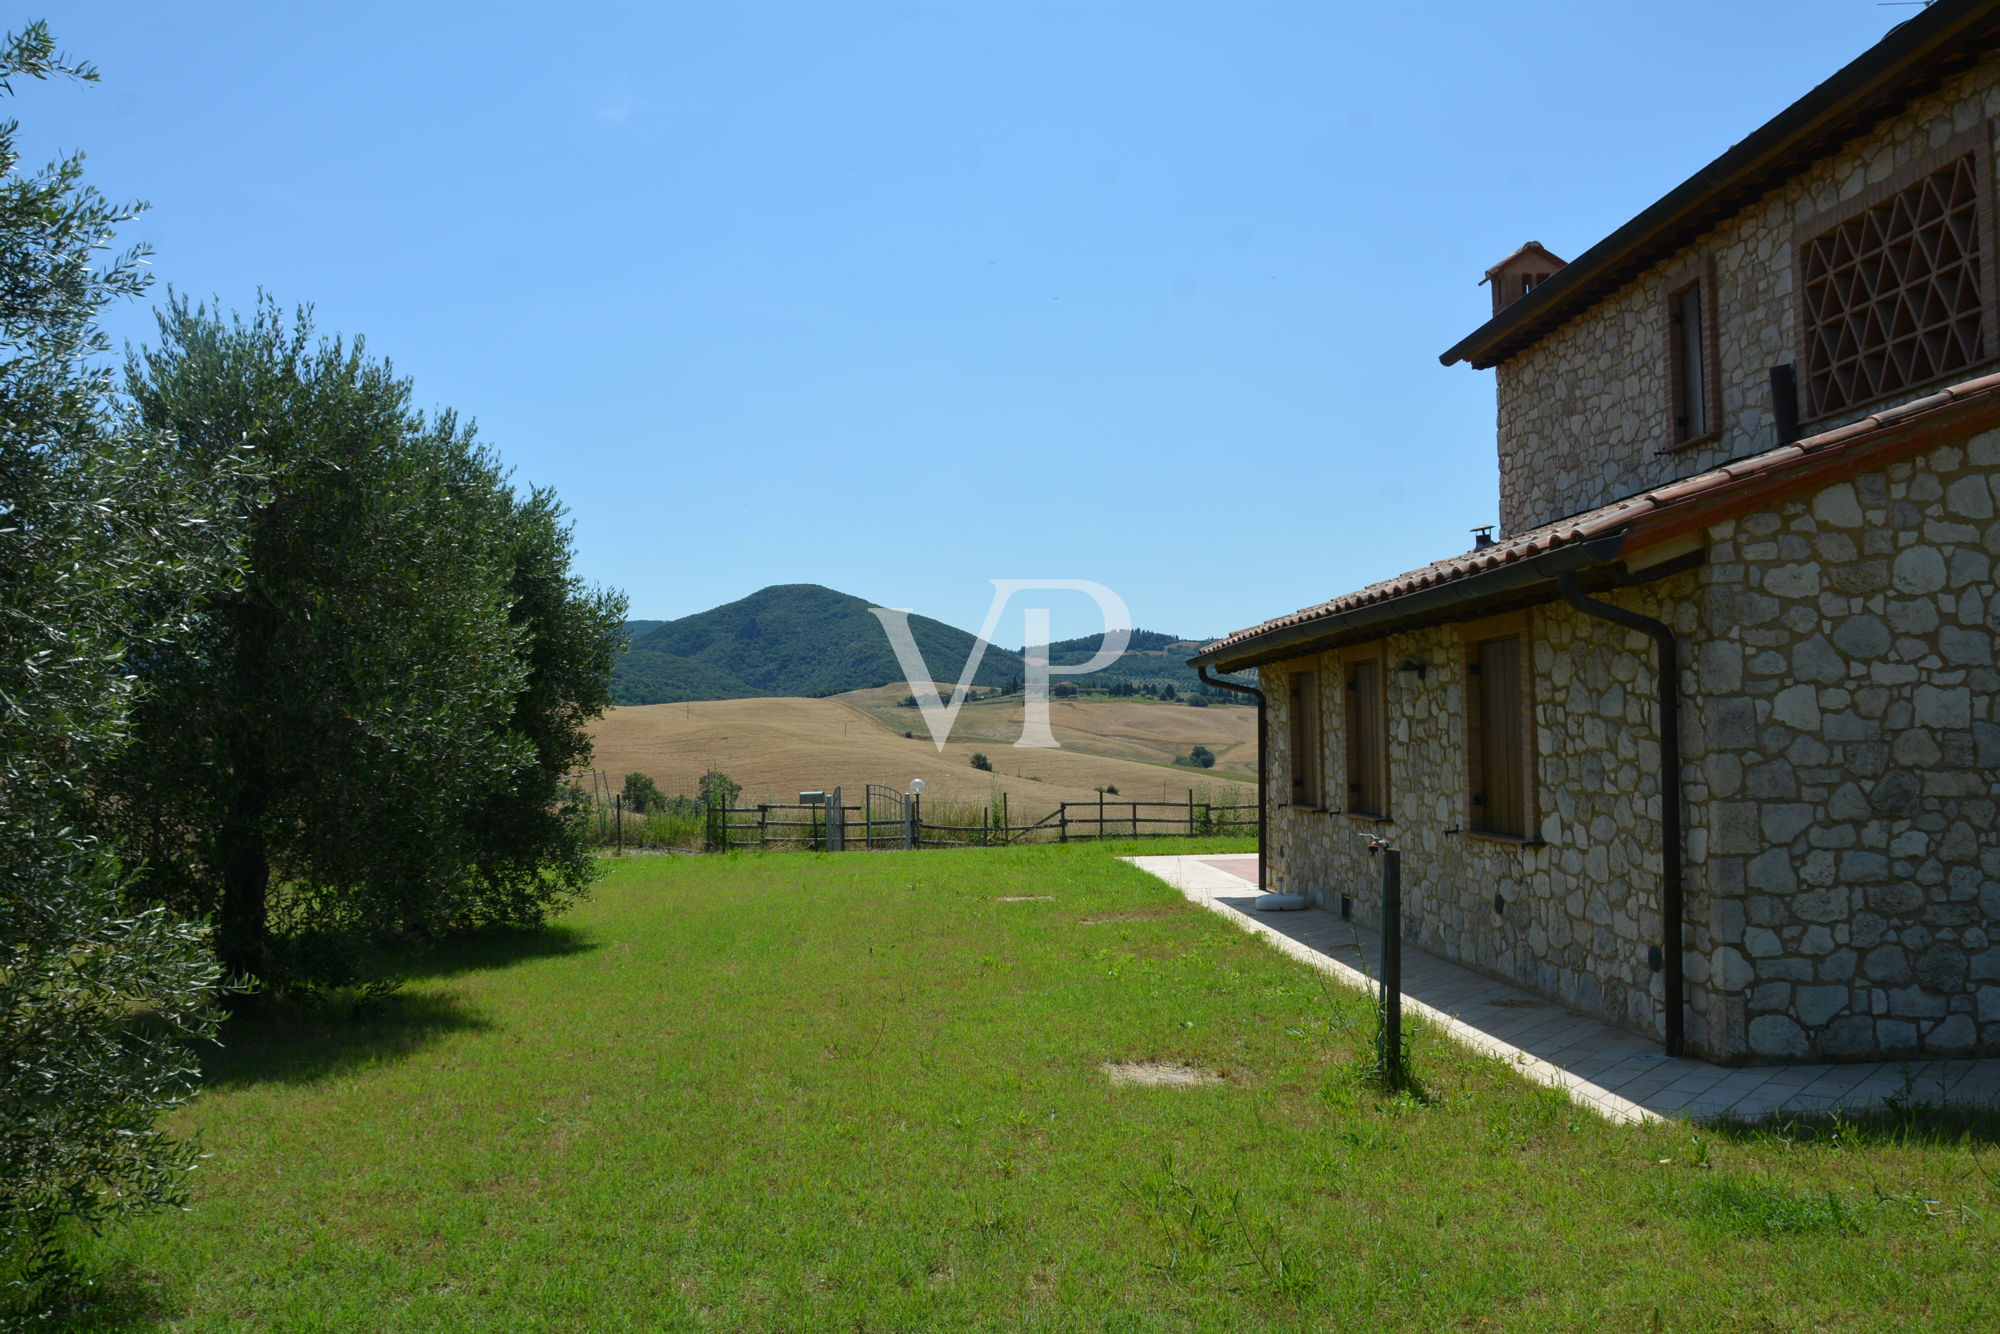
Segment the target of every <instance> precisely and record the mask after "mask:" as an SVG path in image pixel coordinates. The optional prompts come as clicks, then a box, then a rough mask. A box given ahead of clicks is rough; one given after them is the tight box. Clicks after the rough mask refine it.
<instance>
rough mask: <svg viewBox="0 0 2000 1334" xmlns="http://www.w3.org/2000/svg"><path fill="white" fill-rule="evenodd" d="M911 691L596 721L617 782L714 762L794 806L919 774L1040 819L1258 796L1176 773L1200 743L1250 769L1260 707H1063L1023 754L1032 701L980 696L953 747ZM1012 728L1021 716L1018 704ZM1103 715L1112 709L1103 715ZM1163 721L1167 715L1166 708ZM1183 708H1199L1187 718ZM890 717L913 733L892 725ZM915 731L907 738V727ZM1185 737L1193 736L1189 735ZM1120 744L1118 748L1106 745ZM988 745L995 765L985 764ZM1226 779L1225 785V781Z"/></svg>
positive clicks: (1091, 703) (1238, 786) (940, 787)
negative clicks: (809, 797) (1112, 806)
mask: <svg viewBox="0 0 2000 1334" xmlns="http://www.w3.org/2000/svg"><path fill="white" fill-rule="evenodd" d="M908 693H909V690H908V688H907V687H902V688H893V687H892V688H890V691H889V694H888V696H887V697H885V698H874V697H877V696H883V695H884V692H883V691H855V692H852V693H851V694H850V695H844V696H835V697H833V698H829V699H731V700H709V701H703V702H698V703H693V704H645V705H636V706H629V707H625V708H614V709H611V710H609V711H607V712H606V713H605V715H604V717H603V718H601V719H599V720H598V722H597V725H596V727H595V728H594V729H593V731H594V735H595V738H596V742H597V757H596V767H597V768H599V769H601V770H603V771H604V772H605V773H607V774H609V775H611V777H612V781H613V783H614V785H615V784H616V782H617V780H618V779H619V778H620V777H622V776H623V775H624V774H627V773H633V772H637V773H643V774H648V775H650V776H651V777H652V778H653V779H654V780H655V781H657V782H658V783H659V784H660V786H661V788H662V789H664V790H665V791H667V792H669V793H674V792H689V793H691V792H693V791H694V785H695V783H696V781H697V780H698V779H699V778H700V777H701V775H702V774H703V773H704V772H705V771H707V770H708V769H711V768H713V769H720V770H722V771H723V772H724V773H726V774H728V775H729V776H730V777H731V778H733V779H735V780H736V781H737V782H738V783H741V784H742V785H743V789H744V797H745V799H746V800H764V801H777V800H791V799H793V798H794V797H795V796H796V794H797V793H799V792H800V791H803V790H806V789H830V788H833V787H836V786H838V787H841V788H843V789H845V792H846V794H847V796H848V798H849V799H850V800H852V799H854V798H856V797H857V796H858V794H859V793H860V790H861V787H862V785H863V784H866V783H882V784H886V785H888V786H890V787H894V788H897V789H899V790H901V789H904V788H907V787H908V786H909V782H910V780H911V779H912V778H921V779H923V780H924V783H925V785H926V788H927V789H928V794H927V799H929V794H934V795H935V796H936V797H937V798H939V799H942V800H946V801H959V802H981V803H984V802H986V801H988V800H989V799H993V798H995V797H997V795H998V793H1000V792H1005V793H1006V794H1007V799H1008V802H1009V805H1010V806H1011V807H1012V809H1013V810H1014V811H1015V812H1017V813H1025V814H1028V815H1031V816H1040V815H1041V814H1043V813H1045V812H1046V811H1050V810H1053V809H1054V808H1055V806H1056V803H1058V802H1062V801H1091V800H1095V799H1096V795H1097V789H1098V788H1099V787H1102V786H1115V787H1116V788H1117V789H1118V794H1119V795H1120V796H1122V797H1125V798H1127V799H1128V800H1138V801H1163V800H1164V801H1177V800H1180V799H1183V798H1185V797H1186V795H1187V791H1188V789H1189V788H1191V787H1192V788H1196V789H1204V788H1214V789H1219V790H1218V791H1217V792H1216V795H1215V799H1217V800H1230V799H1234V800H1238V801H1250V800H1253V799H1254V797H1253V794H1252V790H1251V788H1250V786H1249V785H1248V784H1247V783H1242V782H1239V781H1230V779H1229V778H1227V777H1224V776H1223V775H1222V774H1220V773H1218V772H1217V771H1215V770H1199V769H1193V768H1185V767H1168V766H1167V765H1166V764H1163V763H1158V762H1155V763H1147V762H1145V761H1146V759H1147V758H1150V757H1157V759H1158V760H1159V761H1170V760H1171V759H1172V757H1173V756H1174V755H1177V754H1178V755H1184V754H1186V753H1187V751H1188V748H1189V747H1190V746H1192V745H1195V744H1201V745H1205V746H1207V747H1208V748H1209V749H1210V750H1212V751H1214V752H1215V753H1216V754H1217V755H1218V756H1219V757H1223V759H1220V760H1218V766H1217V767H1218V769H1220V768H1221V767H1222V765H1223V764H1224V763H1228V765H1229V770H1230V772H1231V773H1232V774H1235V773H1241V772H1243V771H1244V770H1246V769H1247V768H1248V766H1249V765H1250V763H1251V762H1252V760H1253V757H1254V754H1255V751H1256V726H1257V720H1256V713H1255V711H1254V710H1252V709H1246V708H1219V707H1210V708H1206V709H1189V708H1185V707H1176V706H1173V705H1141V704H1131V703H1128V702H1127V701H1124V700H1085V701H1069V700H1062V701H1056V702H1055V703H1054V704H1052V706H1051V709H1050V721H1051V725H1052V728H1053V731H1054V733H1055V736H1056V739H1057V740H1059V741H1061V742H1062V743H1063V745H1062V748H1061V749H1058V750H1048V749H1023V748H1017V747H1015V746H1014V745H1013V741H1014V739H1015V738H1016V737H1017V736H1018V735H1019V719H1020V704H1019V701H1014V702H1013V703H1012V704H1009V703H1007V702H1005V701H995V702H993V703H992V704H987V705H980V704H967V705H966V706H965V707H964V708H963V709H962V710H961V711H960V714H959V718H958V722H957V724H956V726H954V728H953V729H952V736H951V740H950V742H948V743H947V744H946V746H945V748H944V752H943V753H942V754H940V753H939V752H938V749H937V747H936V746H935V745H934V744H933V743H932V742H931V740H930V736H929V734H928V733H927V732H926V731H925V730H924V726H923V718H922V716H921V715H920V714H919V713H918V712H917V710H915V709H897V708H895V707H894V702H895V700H897V699H900V698H902V697H903V695H906V694H908ZM1010 709H1011V712H1012V725H1011V726H1009V724H1008V716H1007V715H1008V710H1010ZM1100 710H1101V712H1099V711H1100ZM1156 715H1157V716H1156ZM1178 715H1185V717H1181V716H1178ZM883 717H889V718H890V719H892V720H893V721H897V722H901V723H902V724H903V726H902V727H899V728H898V727H891V726H889V725H888V724H886V723H885V722H884V721H882V719H883ZM906 730H907V731H910V732H913V733H915V736H914V737H905V736H904V735H903V733H904V731H906ZM1177 733H1185V738H1183V737H1182V736H1180V735H1177ZM1100 749H1109V750H1112V751H1113V752H1114V753H1112V754H1101V753H1093V752H1095V751H1098V750H1100ZM975 752H983V753H984V754H985V755H986V757H987V758H988V759H989V760H990V761H991V762H992V764H993V772H992V773H985V772H982V771H980V770H978V769H974V768H973V767H972V756H973V754H974V753H975ZM1218 780H1220V781H1218Z"/></svg>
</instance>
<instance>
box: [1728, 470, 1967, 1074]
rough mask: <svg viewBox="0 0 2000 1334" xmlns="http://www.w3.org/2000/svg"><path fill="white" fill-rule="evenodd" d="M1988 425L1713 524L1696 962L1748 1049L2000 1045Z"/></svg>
mask: <svg viewBox="0 0 2000 1334" xmlns="http://www.w3.org/2000/svg"><path fill="white" fill-rule="evenodd" d="M1996 515H2000V432H1989V433H1987V434H1985V435H1982V436H1978V437H1976V438H1974V439H1973V440H1971V441H1970V442H1968V443H1967V444H1965V445H1963V446H1960V445H1949V446H1943V447H1940V448H1936V449H1933V450H1930V451H1928V452H1927V453H1926V454H1924V455H1922V456H1920V457H1918V458H1917V459H1914V460H1910V461H1905V462H1902V463H1897V464H1895V465H1893V466H1891V467H1889V468H1887V469H1884V470H1880V471H1876V472H1870V473H1865V474H1863V475H1861V476H1860V477H1857V478H1855V479H1854V480H1853V481H1851V482H1842V483H1839V484H1837V485H1834V486H1830V487H1827V488H1825V489H1824V490H1822V491H1820V492H1818V493H1817V494H1815V495H1812V496H1809V497H1806V498H1803V499H1800V500H1796V501H1791V502H1788V503H1786V504H1783V505H1779V506H1777V507H1775V508H1773V509H1771V510H1769V511H1766V512H1762V513H1758V514H1753V515H1750V516H1747V517H1745V518H1742V519H1738V520H1734V521H1731V522H1728V523H1724V524H1721V525H1718V526H1717V527H1716V528H1714V529H1712V530H1711V532H1710V537H1711V539H1712V541H1711V546H1710V551H1709V562H1708V564H1707V565H1706V566H1705V567H1704V568H1703V569H1702V570H1701V572H1700V573H1701V579H1702V585H1703V587H1702V598H1703V602H1704V610H1703V616H1702V619H1703V621H1704V622H1705V624H1706V625H1707V626H1708V627H1709V632H1708V637H1707V638H1706V640H1705V641H1704V642H1703V643H1702V644H1701V645H1700V647H1699V651H1698V669H1699V678H1700V689H1701V692H1702V694H1703V696H1704V701H1703V704H1702V706H1701V709H1700V713H1699V722H1698V725H1699V728H1700V731H1701V747H1702V750H1703V752H1704V753H1703V755H1702V757H1701V764H1700V773H1699V775H1698V778H1697V780H1696V782H1695V783H1694V785H1693V786H1692V788H1691V796H1693V797H1694V798H1695V800H1696V804H1697V805H1698V806H1699V807H1700V808H1702V809H1703V810H1704V813H1705V814H1704V819H1703V820H1702V822H1701V827H1700V829H1698V830H1697V831H1696V833H1695V838H1694V846H1693V847H1692V849H1691V851H1692V852H1693V853H1694V854H1695V855H1696V856H1697V857H1698V858H1699V860H1700V861H1701V863H1702V870H1703V879H1704V881H1705V882H1706V886H1707V889H1708V896H1709V901H1710V906H1711V912H1712V915H1713V924H1714V926H1715V928H1716V929H1715V931H1714V943H1713V946H1712V948H1711V950H1710V953H1709V957H1708V958H1707V959H1705V960H1704V961H1703V962H1704V964H1705V966H1706V968H1707V970H1708V971H1709V973H1710V977H1709V981H1710V983H1711V984H1712V985H1713V987H1714V988H1715V989H1716V990H1717V991H1718V992H1719V993H1722V994H1723V995H1725V996H1726V997H1727V999H1726V1002H1725V1003H1726V1005H1727V1007H1728V1009H1729V1011H1730V1022H1729V1023H1728V1024H1726V1025H1725V1027H1726V1028H1729V1029H1731V1030H1736V1031H1740V1032H1741V1033H1742V1034H1743V1038H1742V1041H1743V1044H1744V1048H1745V1049H1746V1050H1747V1052H1748V1053H1749V1054H1750V1055H1751V1056H1753V1057H1756V1058H1759V1059H1799V1058H1814V1057H1836V1058H1837V1057H1848V1056H1861V1055H1867V1054H1874V1053H1881V1054H1885V1055H1890V1056H1897V1055H1919V1054H1938V1055H1953V1054H1965V1053H1970V1052H1973V1051H1980V1052H1993V1051H2000V948H1996V946H2000V941H1996V940H1995V939H1994V938H1993V933H1994V932H1995V931H1996V930H2000V832H1996V828H1995V810H1996V805H1995V791H1996V788H2000V716H1997V715H1996V705H1995V697H1996V695H2000V672H1996V670H1995V647H1996V641H2000V591H1996V587H1995V582H1994V556H1995V553H2000V519H1996Z"/></svg>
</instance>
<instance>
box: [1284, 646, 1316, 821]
mask: <svg viewBox="0 0 2000 1334" xmlns="http://www.w3.org/2000/svg"><path fill="white" fill-rule="evenodd" d="M1306 661H1307V662H1309V663H1310V664H1311V665H1309V666H1308V665H1294V666H1293V667H1292V668H1291V669H1290V670H1289V671H1287V672H1286V674H1285V698H1286V705H1285V707H1286V709H1287V711H1288V713H1287V717H1286V728H1287V735H1288V736H1289V737H1290V738H1291V752H1290V754H1289V755H1288V756H1287V757H1286V770H1287V773H1286V777H1288V778H1289V779H1290V780H1291V781H1290V783H1289V784H1288V786H1287V788H1286V791H1287V793H1288V795H1289V798H1290V800H1289V803H1288V804H1289V805H1291V806H1292V807H1293V808H1294V809H1297V810H1305V811H1323V810H1325V809H1326V759H1325V755H1324V753H1323V752H1324V751H1325V749H1326V720H1325V711H1324V709H1323V708H1322V701H1321V698H1320V672H1319V662H1318V660H1317V659H1307V660H1306ZM1302 760H1303V761H1306V762H1305V763H1302ZM1308 764H1309V767H1308ZM1308 778H1310V779H1311V782H1310V784H1308V783H1307V781H1306V780H1307V779H1308Z"/></svg>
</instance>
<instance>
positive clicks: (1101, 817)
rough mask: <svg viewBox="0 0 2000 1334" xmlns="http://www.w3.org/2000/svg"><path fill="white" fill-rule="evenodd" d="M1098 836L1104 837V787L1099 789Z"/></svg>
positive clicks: (1100, 838)
mask: <svg viewBox="0 0 2000 1334" xmlns="http://www.w3.org/2000/svg"><path fill="white" fill-rule="evenodd" d="M1097 837H1098V838H1099V840H1102V839H1103V837H1104V789H1103V788H1101V787H1100V788H1099V789H1097Z"/></svg>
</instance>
